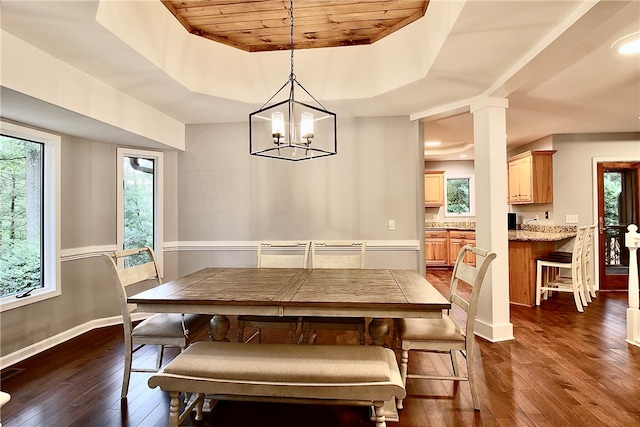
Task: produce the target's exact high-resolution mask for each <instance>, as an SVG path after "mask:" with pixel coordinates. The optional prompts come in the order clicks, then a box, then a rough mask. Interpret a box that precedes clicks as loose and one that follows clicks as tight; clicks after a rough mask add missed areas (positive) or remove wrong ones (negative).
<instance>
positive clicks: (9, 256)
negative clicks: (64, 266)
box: [0, 121, 61, 311]
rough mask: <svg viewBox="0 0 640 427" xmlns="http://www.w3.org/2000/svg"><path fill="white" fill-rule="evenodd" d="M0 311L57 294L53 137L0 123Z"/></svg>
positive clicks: (55, 139) (57, 216)
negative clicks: (0, 191) (0, 190)
mask: <svg viewBox="0 0 640 427" xmlns="http://www.w3.org/2000/svg"><path fill="white" fill-rule="evenodd" d="M0 134H1V137H0V187H1V188H2V189H3V191H2V193H1V195H0V284H1V289H0V306H1V307H0V309H1V311H5V310H10V309H12V308H16V307H20V306H23V305H26V304H30V303H32V302H35V301H41V300H43V299H46V298H51V297H54V296H56V295H60V287H59V283H60V261H59V260H60V256H59V253H60V244H59V236H60V214H59V212H60V145H61V139H60V137H59V136H57V135H52V134H48V133H45V132H41V131H36V130H33V129H29V128H25V127H22V126H19V125H15V124H12V123H7V122H3V121H0Z"/></svg>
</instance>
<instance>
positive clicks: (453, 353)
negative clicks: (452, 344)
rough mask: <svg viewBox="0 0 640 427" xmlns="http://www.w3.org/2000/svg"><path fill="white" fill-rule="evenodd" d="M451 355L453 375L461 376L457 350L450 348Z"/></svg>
mask: <svg viewBox="0 0 640 427" xmlns="http://www.w3.org/2000/svg"><path fill="white" fill-rule="evenodd" d="M449 357H451V366H453V375H454V376H456V377H459V376H460V369H459V368H458V359H457V358H456V350H449Z"/></svg>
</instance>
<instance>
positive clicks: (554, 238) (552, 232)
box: [424, 221, 577, 242]
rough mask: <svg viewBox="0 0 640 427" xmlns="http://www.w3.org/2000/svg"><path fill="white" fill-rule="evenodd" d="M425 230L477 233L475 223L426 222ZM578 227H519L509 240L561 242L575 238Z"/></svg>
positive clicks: (510, 234)
mask: <svg viewBox="0 0 640 427" xmlns="http://www.w3.org/2000/svg"><path fill="white" fill-rule="evenodd" d="M424 227H425V230H470V231H475V229H476V223H475V221H425V223H424ZM576 232H577V227H576V226H570V225H569V226H568V225H518V229H517V230H509V240H510V241H518V242H559V241H561V240H565V239H571V238H572V237H575V235H576Z"/></svg>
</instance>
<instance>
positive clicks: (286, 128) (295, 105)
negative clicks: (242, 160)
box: [249, 0, 338, 161]
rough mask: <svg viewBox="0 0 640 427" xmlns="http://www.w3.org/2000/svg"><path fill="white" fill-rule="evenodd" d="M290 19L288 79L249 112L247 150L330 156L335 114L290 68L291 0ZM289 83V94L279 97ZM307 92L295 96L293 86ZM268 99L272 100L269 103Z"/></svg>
mask: <svg viewBox="0 0 640 427" xmlns="http://www.w3.org/2000/svg"><path fill="white" fill-rule="evenodd" d="M289 18H290V22H291V73H290V74H289V80H288V81H287V82H286V83H285V84H284V85H282V87H281V88H280V89H279V90H278V91H277V92H276V93H275V94H274V95H273V96H272V97H271V98H269V100H268V101H267V102H266V103H265V104H264V105H263V106H262V107H261V108H260V109H259V110H257V111H254V112H253V113H251V114H249V152H250V154H251V155H254V156H262V157H271V158H275V159H283V160H291V161H299V160H308V159H315V158H318V157H325V156H332V155H334V154H336V153H337V151H338V142H337V132H336V114H335V113H332V112H331V111H328V110H327V109H326V108H324V107H323V106H322V104H320V102H319V101H318V100H317V99H316V98H315V97H314V96H313V95H311V94H310V93H309V91H307V90H306V89H305V88H304V87H303V86H302V85H301V84H300V83H299V82H298V80H296V75H295V74H294V72H293V68H294V67H293V50H294V49H293V46H294V45H293V0H291V2H290V6H289ZM287 86H288V87H289V97H288V98H286V99H284V100H282V101H278V100H277V97H278V95H279V94H281V93H284V92H283V91H284V89H285V88H286V87H287ZM296 87H299V88H300V89H302V90H303V91H304V94H306V95H308V98H309V99H308V100H307V101H306V102H302V101H300V100H296V99H295V88H296ZM270 103H271V104H270Z"/></svg>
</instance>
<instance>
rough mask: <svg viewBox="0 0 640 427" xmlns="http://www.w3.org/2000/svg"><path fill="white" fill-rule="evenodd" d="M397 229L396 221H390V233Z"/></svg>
mask: <svg viewBox="0 0 640 427" xmlns="http://www.w3.org/2000/svg"><path fill="white" fill-rule="evenodd" d="M395 229H396V221H395V220H394V219H390V220H389V231H393V230H395Z"/></svg>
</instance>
